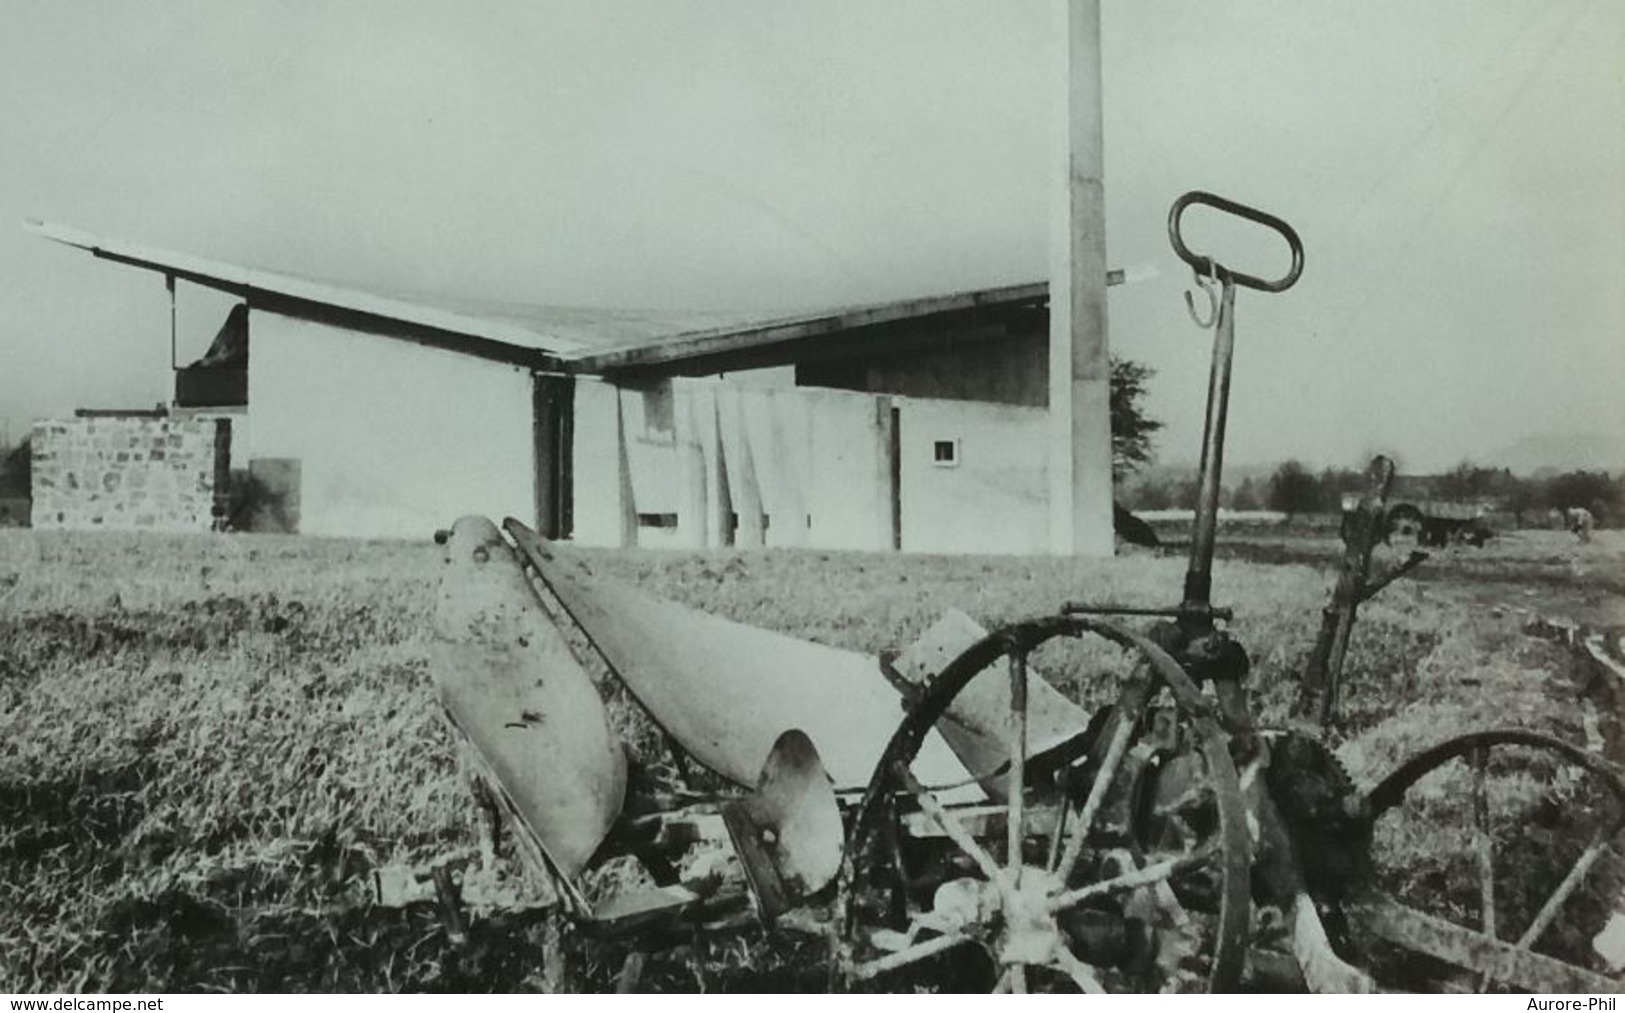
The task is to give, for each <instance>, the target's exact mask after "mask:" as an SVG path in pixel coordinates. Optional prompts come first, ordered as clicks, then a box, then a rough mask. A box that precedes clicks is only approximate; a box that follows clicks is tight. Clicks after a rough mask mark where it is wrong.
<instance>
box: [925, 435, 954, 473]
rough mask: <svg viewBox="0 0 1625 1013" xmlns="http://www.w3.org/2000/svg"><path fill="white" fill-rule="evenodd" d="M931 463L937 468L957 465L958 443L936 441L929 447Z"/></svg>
mask: <svg viewBox="0 0 1625 1013" xmlns="http://www.w3.org/2000/svg"><path fill="white" fill-rule="evenodd" d="M931 463H932V464H935V465H936V466H937V467H939V468H951V467H953V466H954V465H956V464H958V463H959V441H958V440H937V441H935V442H934V443H932V445H931Z"/></svg>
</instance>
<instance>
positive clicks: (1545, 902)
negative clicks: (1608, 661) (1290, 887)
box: [1345, 729, 1625, 993]
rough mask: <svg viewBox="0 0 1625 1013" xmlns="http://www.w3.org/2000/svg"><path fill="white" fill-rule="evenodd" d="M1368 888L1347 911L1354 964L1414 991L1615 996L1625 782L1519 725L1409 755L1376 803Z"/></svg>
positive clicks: (1376, 793)
mask: <svg viewBox="0 0 1625 1013" xmlns="http://www.w3.org/2000/svg"><path fill="white" fill-rule="evenodd" d="M1368 805H1369V809H1370V811H1371V812H1372V814H1373V818H1374V820H1375V822H1374V825H1373V834H1372V860H1373V867H1374V870H1373V873H1372V883H1371V889H1370V890H1369V891H1368V892H1366V893H1364V894H1362V895H1360V896H1357V897H1356V898H1353V899H1351V900H1350V901H1349V902H1348V903H1347V904H1346V905H1345V913H1346V915H1347V917H1348V921H1349V923H1350V928H1351V930H1352V932H1353V939H1352V940H1351V942H1352V944H1353V945H1354V946H1355V947H1356V948H1358V949H1359V950H1361V951H1363V952H1361V953H1358V954H1352V955H1351V957H1352V958H1353V959H1355V960H1357V961H1359V962H1362V963H1364V964H1365V965H1366V966H1367V967H1368V968H1369V969H1370V970H1371V972H1372V974H1373V975H1374V976H1375V977H1376V978H1377V980H1378V981H1380V982H1383V983H1384V984H1386V985H1389V986H1390V987H1395V988H1403V989H1408V990H1413V991H1430V992H1431V991H1469V992H1471V991H1492V992H1505V991H1516V992H1529V991H1534V992H1566V993H1594V992H1603V993H1609V992H1616V991H1619V990H1620V989H1621V988H1625V974H1621V973H1620V971H1621V969H1620V968H1619V967H1618V966H1617V965H1616V966H1610V963H1609V960H1608V957H1607V955H1606V939H1605V937H1606V933H1607V932H1608V929H1609V926H1611V925H1617V924H1620V923H1622V922H1625V835H1622V830H1625V778H1622V777H1621V775H1620V772H1619V770H1618V769H1617V768H1615V767H1614V766H1613V765H1611V764H1609V763H1608V762H1607V761H1606V760H1603V759H1602V758H1600V757H1598V756H1596V755H1594V754H1592V753H1588V752H1586V751H1585V750H1583V749H1580V748H1578V747H1576V746H1573V745H1570V744H1569V743H1567V742H1564V741H1562V740H1560V739H1556V738H1552V737H1550V736H1547V735H1542V734H1539V733H1534V732H1527V731H1521V730H1511V729H1509V730H1496V731H1485V732H1477V733H1474V734H1471V735H1465V736H1461V737H1459V738H1455V739H1451V740H1449V741H1447V742H1444V743H1442V744H1440V745H1438V746H1435V747H1433V748H1431V749H1428V750H1426V751H1424V752H1422V753H1420V754H1418V755H1417V756H1416V757H1414V758H1412V759H1411V760H1409V761H1408V762H1406V763H1405V764H1403V765H1401V766H1400V767H1399V769H1397V770H1396V771H1394V772H1393V773H1392V774H1390V775H1389V776H1388V777H1387V778H1386V779H1384V780H1383V781H1382V782H1381V783H1380V784H1378V785H1377V787H1376V788H1375V789H1373V790H1372V792H1371V794H1370V795H1369V796H1368Z"/></svg>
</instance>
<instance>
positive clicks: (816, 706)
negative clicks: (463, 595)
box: [504, 518, 982, 801]
mask: <svg viewBox="0 0 1625 1013" xmlns="http://www.w3.org/2000/svg"><path fill="white" fill-rule="evenodd" d="M504 527H505V528H506V529H507V531H508V534H509V535H510V536H511V537H512V538H513V540H514V543H515V544H516V545H517V546H518V547H519V550H520V551H521V552H522V553H523V554H524V555H525V557H526V559H527V560H528V561H529V562H530V564H531V566H532V567H533V568H534V569H535V570H536V573H537V575H538V576H539V577H540V578H541V580H542V582H543V583H544V584H546V585H547V588H548V590H550V591H551V592H552V593H553V594H554V595H556V596H557V597H558V600H559V602H560V603H561V604H562V605H563V606H564V608H565V610H566V611H568V612H569V613H570V616H571V618H573V619H574V620H575V621H576V623H577V625H579V626H580V627H581V629H582V631H583V632H585V633H586V635H587V637H588V638H589V639H591V640H592V642H593V645H594V646H595V647H596V648H597V649H598V652H599V653H600V654H601V655H602V656H603V658H604V660H605V661H606V662H607V663H608V664H609V666H610V667H611V668H612V669H614V670H615V674H616V675H617V676H619V678H620V680H621V681H622V683H624V684H625V686H626V688H627V689H628V690H630V691H631V693H632V695H633V696H635V697H637V699H638V702H639V703H640V704H642V705H643V707H644V709H645V710H646V711H648V712H649V715H650V716H651V717H652V718H653V719H654V720H655V722H656V723H657V724H659V725H660V726H661V727H662V728H664V729H665V730H666V732H667V733H668V734H670V735H671V736H672V738H674V739H675V740H676V741H677V742H678V744H679V745H681V746H682V747H683V749H684V750H685V751H686V752H687V753H688V754H689V755H691V756H693V757H694V758H695V759H696V760H698V761H699V762H700V763H702V764H704V765H705V766H707V767H709V768H710V769H712V770H714V771H716V772H717V773H719V774H721V775H723V776H724V777H726V778H728V779H729V780H731V781H733V782H734V783H735V784H739V785H742V786H745V787H754V786H755V784H756V778H757V774H758V772H760V771H761V770H762V768H763V765H764V764H765V763H766V761H767V758H768V755H769V753H770V752H771V751H772V749H773V746H774V743H775V742H777V741H778V739H779V736H780V735H782V734H783V733H785V732H787V731H790V730H791V729H801V730H802V731H803V732H805V733H806V734H807V736H808V737H809V738H810V739H811V740H812V741H813V742H815V743H817V744H818V753H819V755H820V756H821V757H822V759H823V765H824V767H825V769H827V770H828V771H829V776H830V777H831V778H833V779H834V782H835V785H836V787H837V788H838V789H861V788H862V787H863V786H864V785H866V784H868V783H869V776H870V775H871V774H872V773H874V767H875V764H876V763H877V762H878V761H879V759H880V756H881V753H882V752H884V751H885V748H886V743H887V742H889V741H890V739H891V735H892V732H893V731H895V730H896V728H897V724H898V722H899V721H900V720H901V719H902V716H903V708H902V698H901V697H900V696H899V695H898V694H897V692H896V691H895V690H893V689H892V687H891V685H890V684H889V683H888V682H887V681H886V679H885V677H884V676H883V675H882V673H881V670H880V663H879V660H878V659H876V658H873V657H870V656H869V655H864V654H858V653H857V652H855V651H843V650H837V649H836V648H833V647H825V646H824V645H822V644H815V643H812V642H810V641H806V640H798V639H796V638H795V637H790V636H785V635H784V634H782V633H774V632H771V631H769V630H763V629H758V628H756V627H754V626H746V625H744V624H743V623H736V622H732V621H729V620H727V619H721V618H719V617H717V616H713V615H709V614H707V613H704V612H700V611H698V610H695V609H691V608H687V607H685V606H682V605H678V604H676V603H675V602H670V601H665V600H662V599H659V598H655V597H652V596H650V595H646V594H643V593H641V592H639V591H637V590H634V589H633V588H630V587H627V586H625V585H622V584H620V583H617V582H615V581H612V580H606V579H604V578H602V577H599V576H597V575H595V574H594V573H593V572H592V570H591V569H590V568H589V566H588V565H587V564H586V563H585V562H584V561H582V559H581V558H580V557H579V556H578V555H577V554H575V553H574V552H572V551H570V549H569V548H568V547H566V546H560V545H557V544H555V543H552V542H549V541H547V540H546V539H544V538H541V537H540V536H538V535H537V534H536V533H535V532H533V531H531V530H530V529H529V528H527V527H526V526H525V525H523V524H521V523H519V522H518V521H515V520H512V519H511V518H510V519H509V520H508V521H507V522H506V523H505V524H504ZM915 770H916V772H917V773H918V776H919V777H920V778H921V779H922V780H924V781H926V782H927V783H929V784H935V785H943V784H955V785H959V786H960V787H959V788H958V789H957V790H955V791H950V792H945V793H944V799H945V800H950V801H965V800H976V799H980V798H981V797H982V793H981V791H980V789H978V788H977V787H976V785H975V783H974V782H971V783H969V784H964V783H963V782H966V781H969V780H970V775H969V774H968V773H967V771H966V769H965V766H964V765H963V764H962V763H960V762H959V760H958V759H957V758H956V757H955V756H954V754H953V752H952V750H950V749H949V748H948V746H947V744H946V743H944V742H943V740H942V738H941V737H940V736H938V735H936V734H932V735H931V736H930V737H929V738H928V739H927V740H926V743H925V746H924V748H922V749H921V751H920V759H919V761H918V762H917V763H916V765H915Z"/></svg>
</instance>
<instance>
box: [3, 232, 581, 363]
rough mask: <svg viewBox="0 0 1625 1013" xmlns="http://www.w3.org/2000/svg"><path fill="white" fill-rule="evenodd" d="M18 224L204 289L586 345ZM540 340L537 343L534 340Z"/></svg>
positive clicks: (511, 341)
mask: <svg viewBox="0 0 1625 1013" xmlns="http://www.w3.org/2000/svg"><path fill="white" fill-rule="evenodd" d="M23 229H24V230H25V231H28V232H31V233H33V234H35V235H38V236H42V237H44V238H46V239H49V240H51V241H52V242H57V243H61V244H63V245H64V246H72V247H74V248H76V249H81V250H85V251H87V252H88V253H90V254H91V255H92V256H94V257H97V258H99V259H102V260H111V261H113V262H115V263H119V264H124V265H127V266H130V267H136V268H140V269H142V270H147V271H153V272H155V273H158V274H163V275H166V276H174V277H178V278H182V279H184V280H186V281H190V282H192V283H194V284H197V285H202V286H204V287H206V288H212V289H216V290H217V291H221V292H229V293H232V294H235V295H241V296H244V297H246V296H248V295H250V294H251V293H253V292H267V293H273V294H276V295H281V296H287V297H289V298H292V299H299V300H303V301H306V302H313V303H320V304H323V305H328V306H335V307H338V308H340V309H347V310H353V311H355V312H357V313H365V314H368V315H371V316H378V317H384V318H388V319H393V320H400V321H403V322H405V323H411V324H417V325H419V326H422V327H429V328H432V329H434V330H439V331H447V332H449V333H452V334H462V335H467V336H470V337H476V338H485V339H487V340H490V341H498V342H501V343H503V344H508V345H514V346H517V347H521V348H525V349H528V350H531V351H536V352H541V353H544V354H549V355H554V356H560V357H564V356H569V355H571V354H572V353H576V354H579V353H581V352H585V351H586V350H587V346H585V345H582V344H581V343H580V342H576V341H570V340H567V339H564V338H557V337H553V336H550V335H547V334H545V333H540V332H537V331H530V330H526V329H525V328H523V327H518V326H515V325H513V324H506V323H502V322H500V321H494V320H487V319H484V318H481V317H475V316H469V315H467V314H463V313H456V312H453V311H451V310H442V309H435V308H433V307H429V306H423V305H420V304H418V303H413V302H408V301H405V300H402V299H396V298H392V297H389V296H381V295H373V294H371V293H368V292H360V291H357V290H355V289H347V288H340V287H338V286H335V285H328V284H324V283H322V282H318V281H310V280H307V279H304V278H295V277H291V276H289V275H285V274H279V273H277V272H275V271H265V270H260V269H258V268H250V267H243V266H241V265H237V264H228V263H224V262H222V261H216V260H209V259H207V258H205V257H196V256H192V255H191V254H186V253H178V252H175V251H173V250H164V249H159V248H157V247H151V246H143V245H140V244H137V243H127V242H123V241H121V240H116V239H109V238H106V237H100V236H95V235H92V234H91V233H89V232H85V231H84V230H82V229H76V228H73V227H72V226H67V225H57V224H53V223H48V222H43V221H40V220H39V219H34V218H30V219H26V220H25V221H24V222H23ZM538 338H540V339H542V341H543V342H544V343H545V344H544V346H543V347H537V339H538Z"/></svg>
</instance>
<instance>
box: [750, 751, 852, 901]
mask: <svg viewBox="0 0 1625 1013" xmlns="http://www.w3.org/2000/svg"><path fill="white" fill-rule="evenodd" d="M722 818H723V820H724V821H725V822H726V824H727V827H728V836H729V837H730V838H732V840H733V844H734V851H735V852H737V853H738V855H739V859H740V863H741V864H742V865H743V866H744V869H745V875H746V878H747V879H748V880H749V882H750V886H751V896H752V897H754V898H755V899H756V905H757V907H758V909H759V910H760V912H761V914H762V916H763V917H764V918H769V919H772V918H777V917H778V916H779V915H781V914H783V913H784V912H785V911H788V910H789V909H790V908H792V907H794V906H795V905H796V904H798V903H800V902H801V900H802V899H803V898H805V897H807V896H809V895H811V894H814V893H817V892H818V891H819V890H821V889H823V888H824V887H825V886H827V885H828V884H829V883H830V882H831V881H832V880H834V879H835V876H836V874H837V873H838V872H840V871H841V849H842V846H843V845H844V843H845V838H846V834H845V831H844V829H843V828H842V826H841V810H840V807H839V805H838V804H837V803H836V801H835V791H834V789H833V788H831V786H830V783H829V775H828V774H826V773H825V772H824V765H823V764H822V763H821V762H820V761H819V758H818V750H816V749H814V748H813V744H812V740H811V739H809V738H807V736H806V735H805V734H804V733H802V732H801V731H798V730H791V731H788V732H785V733H784V734H783V735H781V736H779V740H778V741H777V742H775V743H774V744H773V751H772V752H771V753H769V754H768V757H767V763H766V765H765V766H763V767H762V776H761V778H760V779H759V780H758V781H757V784H756V791H755V792H753V793H752V794H751V795H750V796H749V797H748V798H744V799H740V800H738V801H734V802H729V803H726V804H725V805H724V806H723V807H722Z"/></svg>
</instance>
